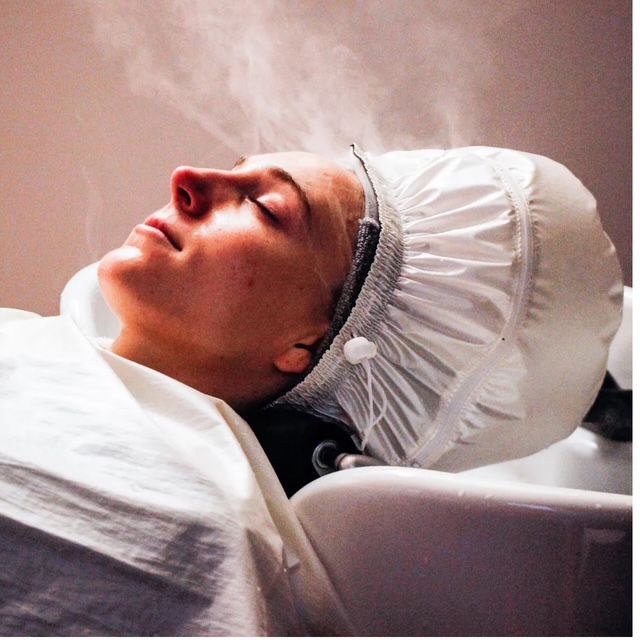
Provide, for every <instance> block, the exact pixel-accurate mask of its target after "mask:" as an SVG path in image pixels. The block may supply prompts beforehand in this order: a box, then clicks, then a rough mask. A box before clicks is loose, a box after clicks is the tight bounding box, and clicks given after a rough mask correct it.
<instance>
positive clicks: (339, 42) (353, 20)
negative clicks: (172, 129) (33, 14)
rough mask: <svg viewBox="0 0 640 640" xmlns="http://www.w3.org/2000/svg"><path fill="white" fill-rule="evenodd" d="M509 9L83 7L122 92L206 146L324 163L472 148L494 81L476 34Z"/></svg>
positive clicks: (243, 1) (120, 2) (128, 3)
mask: <svg viewBox="0 0 640 640" xmlns="http://www.w3.org/2000/svg"><path fill="white" fill-rule="evenodd" d="M518 3H519V0H513V1H512V2H511V3H508V2H497V1H496V0H486V1H485V2H483V3H478V2H475V1H472V2H469V1H468V0H467V1H464V0H459V1H456V2H449V1H444V2H443V1H441V0H431V2H425V1H420V2H415V1H410V0H407V1H405V2H397V3H395V2H387V1H385V0H368V1H367V2H363V1H357V2H347V1H344V2H322V3H316V2H286V1H283V0H279V1H278V0H260V1H257V0H253V1H247V0H215V1H212V0H154V1H153V2H143V1H140V0H138V1H132V0H110V1H109V2H103V1H98V0H94V2H92V3H84V2H83V3H82V4H81V5H80V6H81V7H84V8H88V9H89V10H90V11H91V12H92V18H93V22H94V29H95V35H96V41H97V44H98V46H99V48H100V49H101V50H102V51H103V52H104V53H105V54H106V55H109V56H115V57H117V58H119V59H121V60H122V62H123V64H124V68H125V70H126V74H127V78H128V81H129V85H130V88H131V90H132V91H133V92H134V93H136V94H139V95H143V96H146V97H150V98H155V99H157V100H159V101H161V102H162V103H165V104H168V105H171V106H172V107H174V108H175V109H176V110H177V111H179V112H180V113H181V114H182V115H183V116H185V117H186V118H189V119H190V120H192V121H194V122H197V123H198V124H199V125H200V126H201V127H202V128H203V129H204V130H205V131H206V132H208V134H209V135H210V136H211V138H212V143H213V144H214V146H215V145H219V146H220V147H224V148H226V149H228V150H233V152H238V151H241V152H243V153H245V152H248V153H257V152H261V151H273V150H287V149H307V150H310V151H315V152H316V153H321V154H328V155H334V154H336V153H338V152H341V151H344V150H345V149H346V148H347V147H348V145H349V144H350V143H351V142H352V141H357V142H359V143H360V144H361V145H362V146H364V147H365V148H367V149H369V150H378V151H380V150H383V149H389V148H391V147H401V146H404V147H408V146H422V147H424V146H458V145H463V144H471V143H475V142H477V141H478V138H479V137H480V136H479V135H478V134H479V133H480V134H481V132H479V131H478V125H479V121H478V114H481V113H482V100H483V94H482V91H483V86H484V85H485V83H486V81H487V80H488V79H489V78H490V77H491V74H492V70H493V62H492V57H491V51H490V48H489V44H488V43H489V37H488V36H487V33H486V32H487V29H488V28H490V27H491V26H492V25H494V24H495V23H496V18H495V16H501V19H502V20H505V19H506V18H507V17H508V16H509V15H510V14H512V13H513V10H514V7H516V5H517V4H518ZM487 15H488V16H490V17H489V18H487V17H486V16H487ZM408 123H409V124H408ZM480 124H481V121H480ZM412 129H413V130H412Z"/></svg>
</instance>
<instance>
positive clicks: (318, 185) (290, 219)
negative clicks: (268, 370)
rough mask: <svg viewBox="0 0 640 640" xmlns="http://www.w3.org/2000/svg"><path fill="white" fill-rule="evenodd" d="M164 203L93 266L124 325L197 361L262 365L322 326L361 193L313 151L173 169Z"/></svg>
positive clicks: (346, 257) (347, 252)
mask: <svg viewBox="0 0 640 640" xmlns="http://www.w3.org/2000/svg"><path fill="white" fill-rule="evenodd" d="M171 190H172V198H171V202H170V203H169V204H168V205H167V206H166V207H165V208H163V209H161V210H160V211H158V212H157V213H155V214H153V215H151V216H150V217H149V218H147V220H145V223H144V224H142V225H137V226H136V227H135V228H134V230H133V231H132V232H131V234H130V235H129V237H128V238H127V240H126V242H125V243H124V245H123V246H122V247H120V248H119V249H116V250H114V251H111V252H110V253H108V254H107V255H106V256H105V257H104V258H103V259H102V261H101V264H100V271H99V273H100V282H101V286H102V289H103V292H104V294H105V297H106V298H107V300H108V302H109V305H110V306H111V307H112V309H113V310H114V312H115V313H116V314H117V315H118V316H119V317H120V319H121V321H122V324H123V327H124V329H125V330H126V331H129V332H130V333H131V332H134V331H135V332H138V333H139V334H140V336H141V338H142V337H144V338H145V339H150V340H157V341H159V343H161V342H165V343H167V344H171V345H173V347H175V349H177V350H180V352H181V353H187V354H189V355H190V357H192V358H194V362H198V363H199V364H202V363H206V362H207V361H210V362H211V363H212V365H213V366H218V365H219V364H220V363H224V362H231V361H238V359H240V360H239V361H240V362H242V361H245V360H246V361H247V363H246V366H247V367H249V369H248V371H249V370H250V369H251V368H255V369H256V370H259V369H261V368H264V367H268V366H273V362H274V359H275V358H276V357H277V355H278V354H279V353H281V352H283V351H284V350H286V349H287V348H288V345H290V344H294V343H298V344H300V345H304V346H305V347H309V348H311V349H312V348H313V345H314V344H317V342H318V341H319V339H321V337H322V335H324V333H325V332H326V330H327V329H328V327H329V325H330V321H331V315H332V311H333V304H334V302H335V298H336V295H337V293H339V291H340V288H341V286H342V283H343V281H344V279H345V277H346V275H347V273H348V270H349V267H350V264H351V259H352V255H353V245H354V240H355V235H356V231H357V223H358V221H359V219H360V217H361V216H362V212H363V195H362V189H361V186H360V184H359V183H358V181H357V179H356V178H355V176H353V175H352V174H351V173H350V172H349V171H347V170H345V169H343V168H342V167H340V166H339V165H337V164H334V163H333V162H331V161H329V160H326V159H324V158H322V157H320V156H315V155H312V154H308V153H302V152H291V153H276V154H268V155H261V156H252V157H249V158H245V159H242V160H241V161H239V163H237V164H236V166H235V167H234V168H233V169H231V170H230V171H219V170H212V169H194V168H190V167H180V168H178V169H176V170H175V172H174V173H173V175H172V177H171Z"/></svg>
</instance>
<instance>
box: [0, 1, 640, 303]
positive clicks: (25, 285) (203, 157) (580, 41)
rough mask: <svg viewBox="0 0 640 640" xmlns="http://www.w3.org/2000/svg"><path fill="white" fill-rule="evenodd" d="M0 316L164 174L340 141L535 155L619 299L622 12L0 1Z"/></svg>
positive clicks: (381, 4)
mask: <svg viewBox="0 0 640 640" xmlns="http://www.w3.org/2000/svg"><path fill="white" fill-rule="evenodd" d="M0 30H1V31H0V33H1V42H2V43H3V54H2V56H0V70H1V74H2V76H1V77H2V90H1V91H2V93H1V96H0V107H1V109H2V118H1V119H0V131H1V138H0V140H1V145H2V147H1V148H2V153H1V156H0V158H1V159H0V190H1V193H2V200H1V205H0V206H1V209H0V255H1V256H2V257H1V262H0V269H1V271H0V306H13V307H19V308H24V309H30V310H33V311H37V312H39V313H42V314H52V313H55V312H56V311H57V306H58V296H59V293H60V291H61V289H62V287H63V285H64V284H65V282H66V281H67V280H68V279H69V277H71V275H73V273H74V272H76V271H77V270H78V269H79V268H80V267H82V266H84V265H85V264H88V263H89V262H92V261H94V260H96V259H98V258H99V257H100V256H101V255H103V254H104V253H105V252H106V251H108V250H109V249H110V248H112V247H114V246H117V245H119V244H121V243H122V241H123V240H124V239H125V238H126V236H127V235H128V233H129V230H130V229H131V228H132V227H133V225H134V224H135V223H137V222H139V221H141V220H142V219H143V218H144V217H146V216H147V215H148V214H150V213H152V212H153V211H155V210H156V209H158V208H160V207H161V206H163V205H164V204H165V203H166V202H167V201H168V199H169V176H170V174H171V171H172V169H173V168H174V167H176V166H178V165H180V164H191V165H196V166H214V167H221V168H225V167H228V166H230V165H231V164H232V163H233V162H234V160H235V159H236V157H237V156H239V155H240V154H246V153H255V152H259V151H268V150H275V149H293V148H305V149H308V150H311V151H317V152H320V153H330V154H331V153H339V152H340V151H341V150H344V149H345V148H347V146H348V144H349V143H350V142H351V141H352V140H355V141H358V142H359V143H360V144H361V145H363V146H364V147H365V148H369V149H372V150H382V149H385V148H391V147H398V146H405V147H406V146H415V147H426V146H433V147H436V146H461V145H467V144H486V145H494V146H505V147H512V148H516V149H524V150H528V151H532V152H536V153H541V154H545V155H549V156H551V157H553V158H555V159H557V160H559V161H560V162H563V163H564V164H566V165H567V166H568V167H569V168H570V169H571V170H572V171H573V172H574V173H575V174H576V175H577V176H578V177H579V178H580V179H581V180H582V181H583V182H584V184H585V185H586V186H587V187H588V188H589V189H591V191H592V192H593V193H594V194H595V196H596V198H597V199H598V202H599V207H600V212H601V215H602V218H603V221H604V226H605V229H606V230H607V231H608V233H609V234H610V236H611V238H612V239H613V241H614V243H615V245H616V246H617V248H618V251H619V255H620V258H621V261H622V264H623V268H624V271H625V280H626V283H627V284H631V2H630V1H627V0H563V1H562V2H559V1H558V0H549V1H547V0H530V1H524V0H516V1H508V0H504V1H503V0H501V1H499V2H498V1H493V0H472V1H463V0H442V1H431V0H423V1H411V0H407V1H396V2H394V1H392V0H371V1H366V0H360V1H354V0H351V1H349V0H340V1H337V0H335V1H333V2H326V1H324V2H316V1H309V2H276V1H271V0H260V1H258V0H255V1H254V2H245V1H243V0H232V1H231V0H230V1H226V0H207V1H198V0H190V1H184V2H177V1H175V2H171V1H167V0H147V1H142V0H138V1H137V2H127V1H121V0H104V1H102V2H93V1H92V0H85V1H79V0H78V1H76V0H57V1H52V0H46V1H45V0H39V1H34V0H30V1H29V0H0Z"/></svg>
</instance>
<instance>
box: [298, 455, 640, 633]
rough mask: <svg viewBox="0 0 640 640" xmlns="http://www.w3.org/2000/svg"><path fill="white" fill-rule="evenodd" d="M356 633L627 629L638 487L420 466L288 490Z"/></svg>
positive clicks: (354, 472)
mask: <svg viewBox="0 0 640 640" xmlns="http://www.w3.org/2000/svg"><path fill="white" fill-rule="evenodd" d="M292 502H293V505H294V508H295V511H296V513H297V515H298V517H299V519H300V521H301V523H302V525H303V527H304V529H305V531H306V533H307V535H308V536H309V538H310V540H311V543H312V544H313V546H314V548H315V550H316V552H317V553H318V555H319V557H320V559H321V561H322V562H323V563H324V565H325V567H326V569H327V571H328V573H329V575H330V577H331V579H332V580H333V582H334V585H335V587H336V589H337V591H338V593H339V594H340V596H341V597H342V599H343V601H344V604H345V607H346V609H347V611H348V614H349V616H350V618H351V621H352V623H353V625H354V631H353V632H354V634H355V635H366V636H460V635H462V636H477V635H487V636H512V635H516V636H528V635H540V636H547V635H563V636H564V635H630V634H631V502H632V500H631V496H629V495H622V494H615V493H602V492H594V491H586V490H582V489H568V488H560V487H551V486H541V485H533V484H526V483H518V482H507V481H505V480H504V479H501V480H499V481H498V480H496V481H490V480H487V479H482V480H479V479H476V478H475V477H473V476H465V475H464V474H449V473H444V472H438V471H429V470H424V469H411V468H400V467H366V468H359V469H351V470H347V471H340V472H337V473H333V474H330V475H327V476H324V477H322V478H319V479H318V480H315V481H314V482H312V483H311V484H309V485H307V486H306V487H304V488H303V489H302V490H300V491H299V492H298V493H297V494H296V495H295V496H293V498H292Z"/></svg>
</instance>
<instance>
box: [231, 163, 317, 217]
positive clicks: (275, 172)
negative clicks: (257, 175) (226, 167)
mask: <svg viewBox="0 0 640 640" xmlns="http://www.w3.org/2000/svg"><path fill="white" fill-rule="evenodd" d="M247 160H248V157H247V156H240V157H239V158H238V159H237V160H236V162H235V164H234V165H233V167H232V168H233V169H236V168H237V167H239V166H240V165H241V164H243V163H245V162H246V161H247ZM264 169H265V170H266V171H268V172H269V174H270V175H271V176H273V177H275V178H277V179H278V180H279V181H280V182H286V183H287V184H288V185H289V186H290V187H291V188H292V189H293V190H294V191H295V192H296V195H297V196H298V199H299V200H300V201H301V202H302V208H303V209H304V217H305V223H306V225H307V227H309V225H310V224H311V205H310V204H309V198H308V197H307V194H306V192H305V190H304V189H303V188H302V187H301V186H300V184H299V183H298V181H297V180H296V179H295V178H294V177H293V176H292V175H291V174H290V173H289V172H288V171H285V170H284V169H283V168H282V167H277V166H266V167H264Z"/></svg>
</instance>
